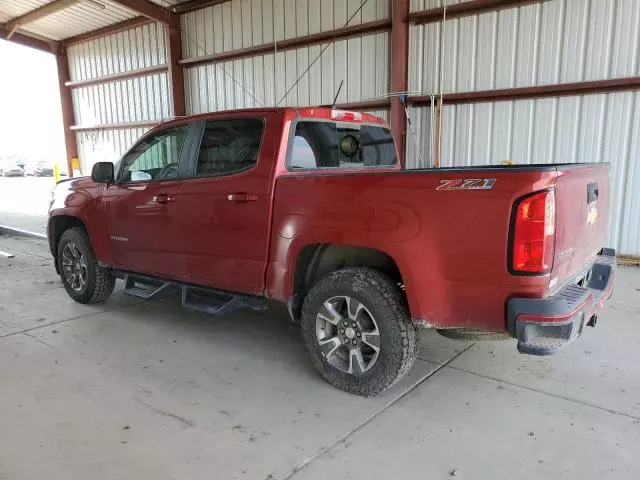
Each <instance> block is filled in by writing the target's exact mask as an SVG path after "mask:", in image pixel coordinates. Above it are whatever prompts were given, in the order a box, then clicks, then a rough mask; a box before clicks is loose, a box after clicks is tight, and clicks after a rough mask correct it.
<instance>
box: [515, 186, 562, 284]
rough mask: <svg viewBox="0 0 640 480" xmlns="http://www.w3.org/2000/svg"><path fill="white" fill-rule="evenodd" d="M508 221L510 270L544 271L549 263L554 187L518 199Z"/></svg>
mask: <svg viewBox="0 0 640 480" xmlns="http://www.w3.org/2000/svg"><path fill="white" fill-rule="evenodd" d="M512 222H513V223H512V226H511V228H512V242H513V243H512V245H511V258H510V265H509V266H510V270H512V271H513V272H514V273H529V274H538V273H547V272H548V271H549V270H551V266H552V264H553V246H554V240H555V233H556V195H555V191H554V190H545V191H543V192H539V193H536V194H533V195H529V196H527V197H524V198H522V199H520V200H519V201H518V202H517V203H516V206H515V211H514V216H513V220H512Z"/></svg>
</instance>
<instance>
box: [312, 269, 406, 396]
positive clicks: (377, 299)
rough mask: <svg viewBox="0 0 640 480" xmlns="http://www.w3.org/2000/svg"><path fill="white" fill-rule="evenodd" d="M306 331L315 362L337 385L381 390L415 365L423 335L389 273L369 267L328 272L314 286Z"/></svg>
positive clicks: (365, 392)
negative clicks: (417, 328) (419, 336)
mask: <svg viewBox="0 0 640 480" xmlns="http://www.w3.org/2000/svg"><path fill="white" fill-rule="evenodd" d="M302 331H303V336H304V340H305V343H306V345H307V349H308V350H309V353H310V354H311V359H312V362H313V365H314V366H315V367H316V368H317V369H318V370H319V371H320V373H321V374H322V376H323V377H324V378H325V380H327V381H328V382H329V383H331V384H332V385H334V386H336V387H338V388H340V389H342V390H345V391H347V392H350V393H355V394H358V395H365V396H372V395H376V394H378V393H380V392H382V391H384V390H385V389H387V388H389V387H390V386H391V385H393V384H394V383H396V382H397V381H398V380H400V379H401V378H402V377H403V376H404V375H405V374H406V373H407V372H408V371H409V370H410V369H411V367H412V366H413V364H414V363H415V359H416V354H417V346H418V335H417V332H416V328H415V326H414V324H413V322H412V321H411V318H410V316H409V313H408V310H407V307H406V302H405V299H404V297H403V295H402V293H401V292H400V290H399V288H398V287H397V285H396V284H395V283H394V282H393V281H392V280H391V279H390V278H389V277H387V276H386V275H383V274H382V273H380V272H377V271H375V270H372V269H369V268H364V267H352V268H345V269H343V270H337V271H335V272H332V273H329V274H328V275H326V276H325V277H323V278H322V279H321V280H320V281H319V282H318V283H316V285H314V286H313V288H312V289H311V290H310V291H309V293H308V295H307V297H306V298H305V302H304V307H303V311H302Z"/></svg>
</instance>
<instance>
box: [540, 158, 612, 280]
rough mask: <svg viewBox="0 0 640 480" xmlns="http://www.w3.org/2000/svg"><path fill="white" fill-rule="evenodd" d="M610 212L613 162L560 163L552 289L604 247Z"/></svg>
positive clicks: (578, 269) (588, 261)
mask: <svg viewBox="0 0 640 480" xmlns="http://www.w3.org/2000/svg"><path fill="white" fill-rule="evenodd" d="M608 214H609V164H592V165H591V164H580V165H576V166H560V167H558V179H557V182H556V241H555V253H554V262H553V269H552V272H551V279H550V285H549V288H550V289H551V290H553V289H554V288H555V287H559V286H560V285H562V284H563V283H564V282H565V281H567V280H568V279H570V278H571V277H572V276H573V275H575V274H576V273H578V272H579V271H580V270H581V269H583V268H584V267H586V266H587V265H588V264H589V263H590V261H591V260H592V259H593V258H594V256H595V255H596V254H597V253H598V252H599V251H600V249H602V247H603V246H604V244H605V241H604V238H605V234H606V230H607V223H608V220H609V219H608Z"/></svg>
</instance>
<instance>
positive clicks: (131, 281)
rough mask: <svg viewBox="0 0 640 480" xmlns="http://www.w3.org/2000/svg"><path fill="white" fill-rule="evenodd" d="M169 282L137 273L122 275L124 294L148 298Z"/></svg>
mask: <svg viewBox="0 0 640 480" xmlns="http://www.w3.org/2000/svg"><path fill="white" fill-rule="evenodd" d="M170 285H171V284H170V283H168V282H163V281H160V280H155V279H153V278H148V277H142V276H139V275H129V274H126V275H125V276H124V294H125V295H130V296H132V297H137V298H144V299H145V300H149V299H151V298H153V297H155V296H156V295H158V294H159V293H161V292H163V291H164V290H165V289H166V288H167V287H169V286H170Z"/></svg>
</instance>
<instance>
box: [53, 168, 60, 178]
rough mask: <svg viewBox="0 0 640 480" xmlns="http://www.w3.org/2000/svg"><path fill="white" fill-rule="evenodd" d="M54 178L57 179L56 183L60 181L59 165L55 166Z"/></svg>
mask: <svg viewBox="0 0 640 480" xmlns="http://www.w3.org/2000/svg"><path fill="white" fill-rule="evenodd" d="M53 178H55V179H56V183H58V182H59V181H60V167H58V164H57V163H54V164H53Z"/></svg>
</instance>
